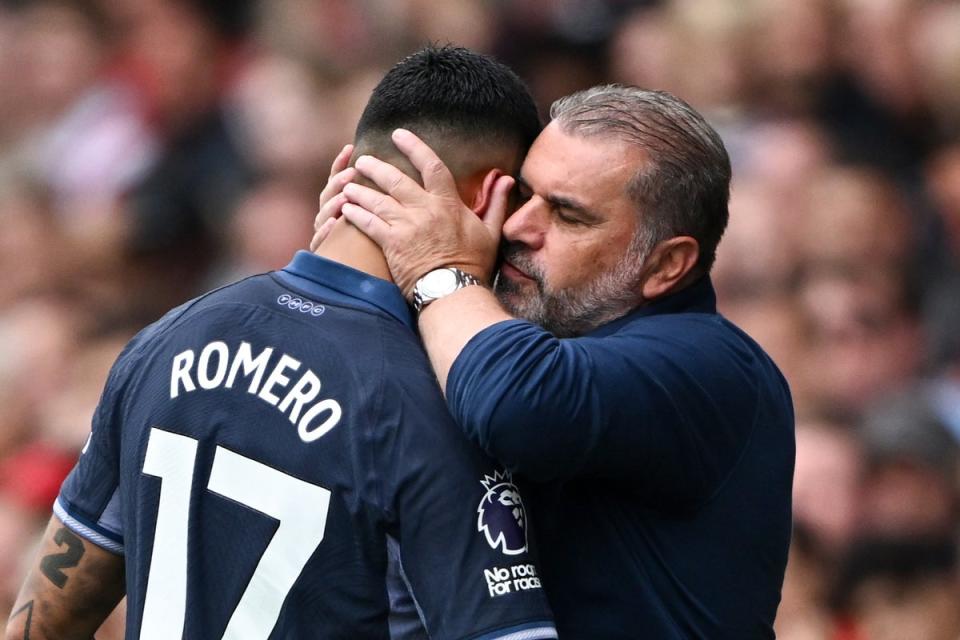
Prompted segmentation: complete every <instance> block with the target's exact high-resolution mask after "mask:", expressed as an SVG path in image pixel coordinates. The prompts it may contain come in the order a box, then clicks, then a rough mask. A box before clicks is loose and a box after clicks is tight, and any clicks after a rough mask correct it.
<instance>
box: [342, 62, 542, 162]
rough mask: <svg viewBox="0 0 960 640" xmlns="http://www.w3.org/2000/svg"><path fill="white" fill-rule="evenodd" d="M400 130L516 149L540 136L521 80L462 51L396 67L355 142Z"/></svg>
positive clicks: (370, 106) (378, 90) (382, 85)
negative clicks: (486, 142)
mask: <svg viewBox="0 0 960 640" xmlns="http://www.w3.org/2000/svg"><path fill="white" fill-rule="evenodd" d="M398 127H404V128H409V129H412V130H414V131H415V132H417V133H432V134H436V135H437V136H440V137H451V136H455V137H458V138H467V137H469V138H470V139H477V138H479V139H480V140H489V141H490V142H492V143H498V144H518V145H520V146H521V147H522V148H523V149H524V150H526V149H527V148H529V146H530V145H531V144H533V140H534V138H536V137H537V135H538V134H539V133H540V129H541V122H540V117H539V115H538V113H537V106H536V103H535V102H534V100H533V97H532V96H531V95H530V90H529V89H528V88H527V85H526V84H524V82H523V80H521V79H520V77H519V76H517V74H516V73H514V72H513V71H512V70H511V69H510V68H509V67H507V66H506V65H504V64H502V63H500V62H498V61H496V60H495V59H493V58H491V57H490V56H486V55H483V54H480V53H476V52H474V51H471V50H469V49H464V48H462V47H452V46H445V47H434V46H430V47H426V48H424V49H421V50H419V51H417V52H416V53H414V54H412V55H410V56H407V57H406V58H404V59H403V60H401V61H400V62H398V63H397V64H396V65H395V66H394V67H393V68H392V69H390V71H388V72H387V74H386V75H385V76H384V77H383V79H382V80H381V81H380V83H379V84H378V85H377V86H376V88H375V89H374V90H373V93H372V95H371V96H370V100H369V102H368V103H367V106H366V108H365V109H364V111H363V115H362V116H361V117H360V122H359V123H358V124H357V131H356V135H355V139H356V140H360V139H361V138H363V137H368V136H370V135H376V136H380V135H384V134H386V135H389V134H390V132H392V131H393V130H394V129H396V128H398Z"/></svg>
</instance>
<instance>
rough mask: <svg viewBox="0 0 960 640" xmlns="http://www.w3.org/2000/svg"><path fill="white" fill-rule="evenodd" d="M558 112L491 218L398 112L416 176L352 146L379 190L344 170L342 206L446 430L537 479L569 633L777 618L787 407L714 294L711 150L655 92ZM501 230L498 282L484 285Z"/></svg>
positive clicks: (719, 631) (553, 592)
mask: <svg viewBox="0 0 960 640" xmlns="http://www.w3.org/2000/svg"><path fill="white" fill-rule="evenodd" d="M551 117H552V122H551V123H550V124H549V125H548V126H547V127H546V128H545V129H544V131H543V133H541V135H540V137H538V138H537V140H536V141H535V143H534V145H533V147H532V148H531V150H530V152H529V154H528V155H527V157H526V160H525V161H524V164H523V167H522V170H521V172H520V177H519V179H518V180H517V181H516V183H515V182H514V180H513V179H512V178H509V177H504V178H501V179H500V180H499V181H498V182H497V183H496V185H495V186H494V189H493V194H492V196H491V198H490V201H491V206H490V208H489V210H488V212H487V214H486V217H485V218H484V219H483V221H480V220H479V219H477V217H476V216H475V215H473V213H472V212H471V211H470V210H469V209H468V208H467V207H466V206H464V205H463V204H462V203H460V202H459V200H458V199H457V196H456V191H455V190H454V188H453V186H452V181H451V178H450V174H449V171H448V170H447V169H446V168H445V167H444V165H443V163H442V162H440V161H439V160H438V159H437V157H436V155H435V154H433V152H432V151H431V150H430V149H429V147H427V146H426V145H424V144H423V143H422V142H421V141H420V140H419V139H418V138H417V137H416V136H414V135H413V134H411V133H410V132H408V131H404V130H398V131H396V132H395V133H394V136H393V140H394V143H395V144H396V145H397V147H398V148H400V150H401V151H403V152H404V153H405V154H406V155H407V157H408V158H409V159H410V161H411V162H412V163H413V164H414V166H416V167H417V168H418V169H419V170H420V172H421V176H422V186H421V185H420V184H418V183H417V182H415V181H413V180H411V179H409V178H407V177H405V176H403V175H402V174H400V173H399V172H398V171H396V170H395V169H393V168H392V167H391V166H390V165H388V164H385V163H383V162H381V161H379V160H377V159H375V158H373V157H370V156H366V157H361V158H359V159H358V160H357V162H356V168H357V170H358V171H359V172H360V173H361V174H362V175H364V176H365V177H366V178H368V179H370V180H372V181H373V182H374V183H376V184H377V185H378V186H379V187H380V190H379V191H378V190H375V189H370V188H367V187H365V186H362V185H359V184H350V185H347V186H346V187H344V189H343V196H341V199H342V200H341V201H340V202H337V203H336V207H337V208H340V205H341V204H342V201H343V200H349V202H348V203H347V204H343V205H342V212H343V214H344V216H345V217H346V218H347V219H348V220H349V221H350V222H351V223H353V224H355V225H356V226H358V227H359V228H360V229H361V230H363V231H364V232H365V233H367V234H368V235H369V236H370V237H371V238H372V239H373V240H374V241H376V242H377V243H378V244H380V245H381V246H382V247H383V249H384V253H385V254H386V257H387V260H388V263H389V265H390V269H391V272H392V274H393V276H394V279H395V281H396V282H397V283H398V285H399V286H400V287H401V289H402V290H403V291H404V292H405V294H406V295H407V297H408V299H412V301H413V303H414V306H415V308H417V310H418V311H419V312H420V315H419V328H420V331H421V334H422V337H423V340H424V344H425V346H426V348H427V351H428V354H429V355H430V358H431V362H432V364H433V367H434V370H435V371H436V373H437V376H438V378H439V379H440V382H441V384H442V385H443V386H444V387H445V391H446V396H447V401H448V404H449V406H450V408H451V411H452V412H453V414H454V416H455V418H456V419H457V421H458V422H459V424H460V425H461V427H462V428H463V429H464V431H465V432H466V433H467V434H468V436H469V437H470V438H471V439H473V440H474V441H476V442H477V443H479V444H480V445H481V446H482V447H484V448H485V449H486V450H487V451H488V452H489V453H490V454H492V455H493V456H495V457H496V458H498V459H499V460H500V461H501V462H503V463H504V464H506V466H507V467H508V468H510V469H512V470H514V471H516V472H517V473H518V474H521V475H522V476H525V477H526V478H527V479H528V480H530V481H532V483H531V484H532V486H533V488H534V489H535V494H533V495H532V496H531V497H528V499H527V502H528V505H527V506H528V509H529V511H530V517H531V519H532V524H533V531H534V533H535V535H537V536H538V540H539V543H540V549H541V553H542V560H543V566H544V571H543V575H544V580H543V584H544V588H545V589H546V590H547V595H548V598H549V599H550V600H551V604H552V606H553V609H554V611H555V612H556V616H557V629H558V631H559V632H560V635H561V637H563V638H590V639H600V638H638V637H646V638H712V639H716V638H737V639H745V638H772V637H773V635H774V634H773V620H774V616H775V614H776V608H777V605H778V603H779V599H780V588H781V585H782V580H783V572H784V568H785V565H786V559H787V549H788V546H789V540H790V508H791V506H790V495H791V480H792V473H793V461H794V442H793V422H794V419H793V409H792V403H791V399H790V394H789V389H788V387H787V384H786V382H785V381H784V379H783V377H782V375H781V374H780V372H779V371H778V370H777V368H776V366H775V365H774V363H773V362H772V361H771V360H770V358H769V357H768V356H767V355H766V354H765V353H764V352H763V350H762V349H761V348H760V347H759V346H758V345H757V344H756V343H755V342H754V341H753V340H752V339H750V337H749V336H747V335H745V334H744V333H743V332H742V331H740V330H739V329H737V328H736V327H735V326H734V325H732V324H731V323H730V322H728V321H727V320H725V319H724V318H723V317H722V316H720V315H719V314H718V313H717V311H716V300H715V296H714V291H713V287H712V285H711V282H710V277H709V272H710V267H711V265H712V263H713V259H714V255H715V251H716V247H717V244H718V242H719V240H720V236H721V235H722V233H723V230H724V228H725V226H726V222H727V216H728V213H727V201H728V197H729V183H730V162H729V158H728V156H727V153H726V150H725V149H724V147H723V143H722V142H721V140H720V138H719V137H718V136H717V134H716V132H715V131H714V130H713V129H712V128H710V126H709V125H708V124H707V123H706V122H705V121H704V120H703V118H702V117H701V116H700V115H699V114H698V113H697V112H696V111H694V110H693V109H692V108H691V107H689V106H688V105H687V104H686V103H684V102H683V101H681V100H679V99H677V98H675V97H673V96H671V95H669V94H665V93H660V92H653V91H645V90H641V89H638V88H633V87H621V86H602V87H595V88H593V89H589V90H586V91H583V92H580V93H577V94H574V95H572V96H569V97H567V98H564V99H562V100H559V101H558V102H557V103H555V104H554V105H553V108H552V110H551ZM514 186H516V193H517V195H519V200H520V202H519V205H520V206H519V208H518V209H517V210H516V211H515V212H514V213H513V214H512V215H511V216H510V217H509V218H508V219H507V218H506V211H507V208H508V201H509V200H510V193H511V190H512V189H513V188H514ZM328 211H329V208H328ZM501 231H502V244H501ZM498 244H499V248H500V249H501V252H500V255H501V258H502V263H501V264H500V269H499V275H498V278H497V282H496V286H495V290H494V291H492V290H491V289H489V288H487V287H485V286H476V285H477V284H478V283H481V284H482V283H489V282H490V281H491V276H492V273H493V270H494V263H495V259H496V254H497V248H498ZM518 318H522V319H518Z"/></svg>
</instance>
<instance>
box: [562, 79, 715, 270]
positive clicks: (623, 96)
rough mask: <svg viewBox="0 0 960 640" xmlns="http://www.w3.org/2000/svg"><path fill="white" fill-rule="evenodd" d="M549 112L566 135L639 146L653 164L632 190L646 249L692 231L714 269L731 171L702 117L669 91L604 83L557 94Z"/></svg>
mask: <svg viewBox="0 0 960 640" xmlns="http://www.w3.org/2000/svg"><path fill="white" fill-rule="evenodd" d="M550 117H551V119H553V120H556V121H557V122H558V124H559V126H560V128H561V130H562V131H565V132H567V133H570V134H578V135H587V136H592V135H597V136H609V137H612V138H614V139H617V140H620V141H622V142H626V143H627V144H632V145H636V146H637V147H639V148H640V149H641V150H642V151H643V152H644V155H645V156H646V157H647V159H648V162H646V163H644V165H643V167H642V168H641V169H639V170H638V171H637V172H636V173H635V174H634V176H633V177H632V179H631V180H630V182H629V184H628V185H627V192H628V194H629V195H630V197H631V198H632V199H633V200H634V202H635V204H636V205H637V208H638V215H640V220H639V226H638V232H639V233H641V234H642V235H643V240H644V242H643V245H644V246H643V249H645V250H647V251H649V250H650V249H652V248H653V247H654V246H655V245H656V244H657V243H659V242H662V241H663V240H667V239H669V238H672V237H675V236H679V235H688V236H691V237H693V238H694V239H696V240H697V242H698V243H699V245H700V257H699V259H698V262H697V266H698V267H699V268H700V269H701V270H702V271H703V272H704V273H707V272H709V271H710V268H711V267H712V266H713V261H714V259H715V258H716V250H717V244H718V243H719V242H720V237H721V236H722V235H723V231H724V229H726V226H727V220H728V218H729V211H728V208H727V206H728V202H729V200H730V174H731V171H730V158H729V156H728V155H727V150H726V149H725V148H724V146H723V141H722V140H720V136H719V135H717V132H716V131H714V130H713V128H712V127H711V126H710V125H709V124H707V122H706V120H704V118H703V116H701V115H700V114H699V113H697V112H696V111H695V110H694V109H693V107H691V106H690V105H688V104H687V103H686V102H684V101H683V100H681V99H679V98H677V97H676V96H673V95H671V94H669V93H666V92H663V91H649V90H646V89H640V88H638V87H631V86H623V85H603V86H598V87H593V88H591V89H587V90H584V91H579V92H577V93H574V94H572V95H570V96H567V97H565V98H561V99H560V100H557V101H556V102H554V103H553V105H552V106H551V108H550Z"/></svg>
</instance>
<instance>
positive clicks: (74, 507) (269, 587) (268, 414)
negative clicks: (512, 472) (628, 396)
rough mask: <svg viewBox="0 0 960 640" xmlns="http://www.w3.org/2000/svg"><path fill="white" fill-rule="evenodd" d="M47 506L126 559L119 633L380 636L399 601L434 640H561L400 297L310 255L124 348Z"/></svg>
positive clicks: (509, 500)
mask: <svg viewBox="0 0 960 640" xmlns="http://www.w3.org/2000/svg"><path fill="white" fill-rule="evenodd" d="M55 511H56V513H57V515H58V516H59V517H60V518H61V519H62V520H63V521H64V522H65V523H66V525H67V526H69V527H70V528H71V529H72V530H74V531H76V532H77V533H78V534H80V535H83V536H84V537H86V538H87V539H89V540H91V541H93V542H95V543H97V544H99V545H100V546H102V547H104V548H106V549H109V550H112V551H114V552H117V553H123V554H125V559H126V580H127V597H128V613H127V637H128V638H136V637H140V638H177V639H179V638H181V637H184V638H204V639H208V638H221V637H223V638H251V639H254V638H308V637H309V638H344V639H346V638H349V639H358V638H390V637H391V636H392V634H391V629H392V630H393V632H394V633H395V634H399V633H400V631H401V629H402V627H403V625H406V627H407V629H409V628H411V620H410V619H409V618H408V619H407V620H405V621H403V620H401V619H400V618H395V619H394V620H392V621H391V619H390V612H391V602H393V603H394V605H396V604H398V603H400V602H403V601H407V602H410V603H411V604H412V605H413V606H415V607H416V611H417V614H418V615H417V616H415V619H414V620H413V621H412V622H414V623H417V620H416V618H419V620H422V622H423V624H424V625H425V627H426V630H427V631H428V632H429V634H430V637H431V638H434V639H439V638H470V639H480V638H484V639H486V638H511V639H512V640H513V639H518V640H519V639H524V640H534V639H537V638H555V637H556V633H555V631H554V630H553V625H552V622H551V621H550V614H549V610H548V608H547V606H546V603H545V600H544V597H543V595H542V593H543V592H542V589H541V588H540V581H539V576H538V573H537V569H536V567H535V566H534V564H533V563H532V561H531V557H530V554H529V551H528V544H527V522H526V515H525V511H524V507H523V502H522V500H521V497H520V494H519V493H518V492H517V490H516V487H515V486H514V485H513V483H512V481H511V480H510V478H509V476H508V475H507V474H505V473H503V472H502V471H501V470H500V469H498V468H496V467H495V466H494V464H493V463H492V462H491V461H490V460H489V458H487V457H485V456H484V455H483V454H481V453H479V452H478V450H477V449H475V448H474V447H473V446H472V445H470V444H469V443H468V442H467V440H466V439H465V438H464V436H463V435H462V434H461V433H460V431H459V429H458V428H457V427H456V425H455V424H453V423H452V421H451V418H450V416H449V414H448V412H447V409H446V406H445V404H444V401H443V397H442V395H441V393H440V390H439V388H438V386H437V383H436V379H435V378H434V376H433V373H432V371H431V369H430V367H429V363H428V362H427V359H426V356H425V355H424V353H423V352H422V350H421V348H420V344H419V341H418V339H417V337H416V334H415V332H414V330H413V327H412V324H411V318H410V315H409V311H408V310H407V308H406V305H405V304H404V301H403V298H402V297H401V295H400V292H399V290H398V289H397V288H396V287H395V286H394V285H392V284H390V283H387V282H385V281H383V280H378V279H377V278H373V277H371V276H367V275H366V274H362V273H360V272H358V271H354V270H352V269H350V268H348V267H345V266H343V265H339V264H337V263H333V262H330V261H327V260H324V259H322V258H319V257H317V256H314V255H312V254H308V253H305V252H301V253H299V254H297V256H296V257H295V259H294V261H293V262H292V263H291V264H290V265H289V266H288V267H287V268H286V269H285V270H283V271H280V272H276V273H272V274H265V275H261V276H255V277H253V278H249V279H247V280H244V281H241V282H239V283H237V284H233V285H230V286H227V287H224V288H222V289H219V290H217V291H214V292H212V293H209V294H207V295H205V296H202V297H200V298H198V299H196V300H194V301H192V302H190V303H188V304H186V305H184V306H182V307H180V308H178V309H175V310H173V311H171V312H170V313H168V314H167V315H166V316H165V317H164V318H162V319H161V320H160V321H158V322H157V323H155V324H153V325H151V326H150V327H148V328H147V329H145V330H144V331H143V332H141V333H140V334H139V335H138V336H137V337H136V338H134V339H133V341H131V343H130V344H129V345H128V346H127V347H126V349H125V350H124V351H123V353H122V354H121V355H120V357H119V358H118V360H117V362H116V364H115V365H114V367H113V370H112V371H111V374H110V377H109V379H108V382H107V385H106V388H105V390H104V393H103V396H102V398H101V401H100V405H99V407H98V409H97V412H96V414H95V417H94V422H93V430H92V432H91V437H90V440H89V441H88V443H87V445H86V446H85V447H84V452H83V453H82V454H81V457H80V460H79V462H78V463H77V466H76V467H75V468H74V470H73V472H72V473H71V474H70V476H69V477H68V478H67V480H66V481H65V483H64V485H63V487H62V489H61V492H60V496H59V498H58V500H57V503H56V505H55ZM388 574H389V575H392V576H393V577H394V578H396V580H394V584H396V583H400V584H404V583H405V585H406V587H407V589H408V592H407V593H400V592H398V591H397V590H396V589H390V588H388ZM395 608H396V607H395ZM391 622H392V623H393V624H391Z"/></svg>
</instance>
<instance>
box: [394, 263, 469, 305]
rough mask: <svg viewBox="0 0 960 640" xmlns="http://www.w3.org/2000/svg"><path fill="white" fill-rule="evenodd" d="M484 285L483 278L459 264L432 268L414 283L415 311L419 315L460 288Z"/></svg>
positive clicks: (412, 301)
mask: <svg viewBox="0 0 960 640" xmlns="http://www.w3.org/2000/svg"><path fill="white" fill-rule="evenodd" d="M476 285H479V286H483V285H484V283H483V280H481V279H480V278H478V277H477V276H476V275H474V274H473V273H471V272H470V271H468V270H466V269H463V268H461V267H459V266H444V267H439V268H436V269H431V270H430V271H428V272H427V273H425V274H424V275H423V276H421V277H420V278H419V279H418V280H417V282H416V283H415V284H414V287H413V291H412V295H411V297H412V300H411V303H412V304H413V308H414V311H416V312H417V314H418V315H419V314H420V313H421V312H422V311H423V310H424V309H425V308H427V306H429V305H430V304H431V303H433V302H435V301H436V300H439V299H441V298H445V297H446V296H448V295H451V294H453V293H455V292H457V291H459V290H460V289H463V288H465V287H470V286H476Z"/></svg>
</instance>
